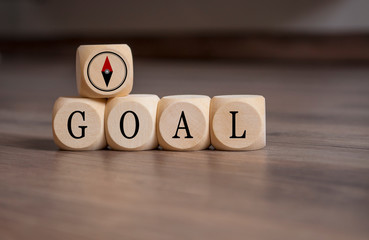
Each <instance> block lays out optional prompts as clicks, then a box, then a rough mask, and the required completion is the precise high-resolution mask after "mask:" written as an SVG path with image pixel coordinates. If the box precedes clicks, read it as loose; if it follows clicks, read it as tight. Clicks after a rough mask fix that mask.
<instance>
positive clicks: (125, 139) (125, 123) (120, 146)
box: [105, 94, 159, 151]
mask: <svg viewBox="0 0 369 240" xmlns="http://www.w3.org/2000/svg"><path fill="white" fill-rule="evenodd" d="M158 101H159V97H158V96H156V95H151V94H133V95H128V96H126V97H117V98H111V99H109V100H108V103H107V105H106V110H105V131H106V139H107V142H108V145H109V146H110V147H111V148H112V149H115V150H130V151H134V150H148V149H154V148H157V147H158V140H157V136H156V110H157V105H158Z"/></svg>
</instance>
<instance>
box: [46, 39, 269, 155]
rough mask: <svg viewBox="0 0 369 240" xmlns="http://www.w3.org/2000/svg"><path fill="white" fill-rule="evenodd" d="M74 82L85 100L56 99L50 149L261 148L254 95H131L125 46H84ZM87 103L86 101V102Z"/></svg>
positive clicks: (261, 118) (260, 112)
mask: <svg viewBox="0 0 369 240" xmlns="http://www.w3.org/2000/svg"><path fill="white" fill-rule="evenodd" d="M76 78H77V87H78V92H79V94H80V95H81V96H82V97H60V98H59V99H58V100H57V101H56V102H55V105H54V110H53V123H52V126H53V135H54V141H55V143H56V144H57V145H58V146H59V147H60V149H64V150H97V149H102V148H105V147H106V146H107V144H108V145H109V147H110V148H111V149H113V150H124V151H139V150H150V149H156V148H157V147H158V145H160V146H161V147H162V148H163V149H164V150H173V151H196V150H203V149H207V148H208V147H209V146H210V144H212V145H213V147H214V148H215V149H217V150H232V151H242V150H256V149H260V148H263V147H264V146H265V145H266V133H265V131H266V130H265V99H264V97H263V96H259V95H226V96H215V97H213V99H210V97H208V96H203V95H173V96H166V97H163V98H162V99H159V97H158V96H156V95H153V94H132V95H129V93H130V92H131V90H132V86H133V62H132V53H131V49H130V48H129V47H128V45H125V44H120V45H113V44H111V45H83V46H80V47H79V48H78V49H77V56H76ZM84 97H87V98H84Z"/></svg>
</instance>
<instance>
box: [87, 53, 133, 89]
mask: <svg viewBox="0 0 369 240" xmlns="http://www.w3.org/2000/svg"><path fill="white" fill-rule="evenodd" d="M104 53H110V54H113V55H115V56H117V57H119V58H120V60H122V62H123V64H124V68H125V73H126V74H125V75H124V77H123V79H122V81H121V82H120V83H119V84H118V86H116V87H115V88H113V89H102V88H100V87H98V86H96V85H95V84H94V82H93V81H92V80H91V78H90V71H89V69H90V65H91V63H92V62H93V60H94V59H95V58H96V57H97V56H99V55H101V54H104ZM127 72H128V70H127V64H126V62H125V61H124V59H123V58H122V57H121V56H120V55H119V54H116V53H115V52H111V51H104V52H99V53H98V54H96V55H95V56H93V57H92V58H91V60H90V62H89V63H88V65H87V78H88V81H89V82H90V83H91V84H92V86H94V87H95V88H96V89H98V90H100V91H103V92H111V91H114V90H117V89H118V88H120V87H121V86H122V85H123V83H124V82H125V81H126V78H127Z"/></svg>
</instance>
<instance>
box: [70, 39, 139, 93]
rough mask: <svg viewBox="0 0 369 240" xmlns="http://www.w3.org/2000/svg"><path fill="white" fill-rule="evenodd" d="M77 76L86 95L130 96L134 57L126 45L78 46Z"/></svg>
mask: <svg viewBox="0 0 369 240" xmlns="http://www.w3.org/2000/svg"><path fill="white" fill-rule="evenodd" d="M76 77H77V87H78V92H79V94H80V95H81V96H83V97H89V98H111V97H117V96H126V95H128V94H129V93H130V92H131V90H132V86H133V60H132V52H131V49H130V48H129V47H128V45H126V44H119V45H118V44H111V45H82V46H80V47H79V48H78V49H77V55H76Z"/></svg>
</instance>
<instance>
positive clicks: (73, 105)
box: [52, 97, 106, 150]
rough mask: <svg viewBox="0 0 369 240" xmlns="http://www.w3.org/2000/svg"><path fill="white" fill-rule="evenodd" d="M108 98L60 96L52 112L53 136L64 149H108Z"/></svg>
mask: <svg viewBox="0 0 369 240" xmlns="http://www.w3.org/2000/svg"><path fill="white" fill-rule="evenodd" d="M105 103H106V100H105V99H88V98H78V97H60V98H58V99H57V100H56V102H55V104H54V109H53V123H52V126H53V135H54V141H55V143H56V145H58V146H59V147H60V148H61V149H64V150H97V149H102V148H105V147H106V140H105V131H104V112H105Z"/></svg>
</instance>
